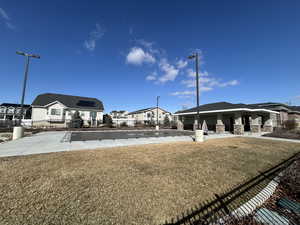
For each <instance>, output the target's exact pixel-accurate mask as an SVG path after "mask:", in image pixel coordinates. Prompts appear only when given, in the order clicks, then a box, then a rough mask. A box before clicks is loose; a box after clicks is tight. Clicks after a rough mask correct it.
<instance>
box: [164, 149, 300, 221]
mask: <svg viewBox="0 0 300 225" xmlns="http://www.w3.org/2000/svg"><path fill="white" fill-rule="evenodd" d="M299 154H300V153H297V154H295V155H293V156H292V157H290V158H288V159H286V160H284V161H283V162H281V163H279V164H278V165H276V166H274V167H272V168H270V169H268V170H266V171H264V172H261V173H260V174H259V175H257V176H255V177H253V178H252V179H250V180H247V181H245V182H243V183H241V184H239V185H237V186H235V187H232V188H231V189H229V190H227V191H226V192H224V193H221V194H215V196H214V197H213V198H212V199H210V200H208V201H205V202H202V203H200V204H199V205H197V206H195V207H192V208H191V209H189V210H187V211H186V212H183V213H182V214H181V215H179V216H177V217H176V218H172V219H171V220H170V221H166V222H165V223H164V225H183V224H186V225H202V224H203V225H206V224H250V223H247V222H246V223H239V222H236V223H234V222H232V221H234V220H237V219H243V220H245V219H249V218H247V217H249V215H251V214H253V211H254V210H255V209H256V208H257V207H258V206H260V205H262V203H263V202H261V200H260V198H264V199H265V200H266V199H268V198H269V197H270V196H268V195H267V194H266V193H264V192H263V191H262V190H264V189H267V188H268V189H272V190H273V191H274V190H275V189H276V186H277V184H278V183H279V182H278V181H277V180H276V178H277V177H278V176H279V174H280V173H281V172H282V171H284V170H285V169H286V168H287V167H289V166H290V165H291V164H292V163H293V162H294V161H295V160H296V159H297V158H298V157H299ZM283 211H284V210H283ZM280 214H282V215H283V214H284V213H282V212H281V213H280ZM285 214H286V213H285ZM252 216H253V215H252ZM285 216H287V217H288V216H289V215H285ZM299 216H300V215H296V218H297V219H299V220H298V221H300V217H299ZM264 219H265V220H268V219H269V218H268V216H265V217H264ZM280 219H281V220H283V219H282V218H281V217H279V219H278V220H280ZM297 219H296V220H295V219H294V217H293V218H291V220H290V221H289V224H295V225H296V224H297V222H295V221H297ZM226 221H231V222H228V223H227V222H226ZM268 223H269V224H277V223H278V221H277V222H274V223H272V221H271V222H270V221H268ZM251 224H260V223H251Z"/></svg>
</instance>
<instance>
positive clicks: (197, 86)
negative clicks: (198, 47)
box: [188, 52, 200, 129]
mask: <svg viewBox="0 0 300 225" xmlns="http://www.w3.org/2000/svg"><path fill="white" fill-rule="evenodd" d="M188 58H189V59H195V66H196V96H197V128H198V129H200V114H199V66H198V65H199V56H198V53H197V52H196V53H194V54H192V55H190V56H189V57H188Z"/></svg>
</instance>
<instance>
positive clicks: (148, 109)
mask: <svg viewBox="0 0 300 225" xmlns="http://www.w3.org/2000/svg"><path fill="white" fill-rule="evenodd" d="M156 108H157V107H150V108H145V109H140V110H137V111H133V112H130V113H128V115H132V114H138V113H143V112H147V111H150V110H153V109H156ZM158 108H159V109H161V110H163V111H165V112H167V113H170V112H168V111H166V110H164V109H162V108H160V107H158Z"/></svg>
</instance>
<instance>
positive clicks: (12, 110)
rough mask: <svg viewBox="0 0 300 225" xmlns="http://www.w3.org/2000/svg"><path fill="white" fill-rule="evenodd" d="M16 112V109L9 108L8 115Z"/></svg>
mask: <svg viewBox="0 0 300 225" xmlns="http://www.w3.org/2000/svg"><path fill="white" fill-rule="evenodd" d="M14 112H15V108H13V107H9V108H8V110H7V113H9V114H14Z"/></svg>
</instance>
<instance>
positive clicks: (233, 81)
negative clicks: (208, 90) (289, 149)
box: [218, 80, 239, 87]
mask: <svg viewBox="0 0 300 225" xmlns="http://www.w3.org/2000/svg"><path fill="white" fill-rule="evenodd" d="M238 84H239V82H238V81H237V80H231V81H227V82H224V83H220V82H219V83H218V86H219V87H227V86H235V85H238Z"/></svg>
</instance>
